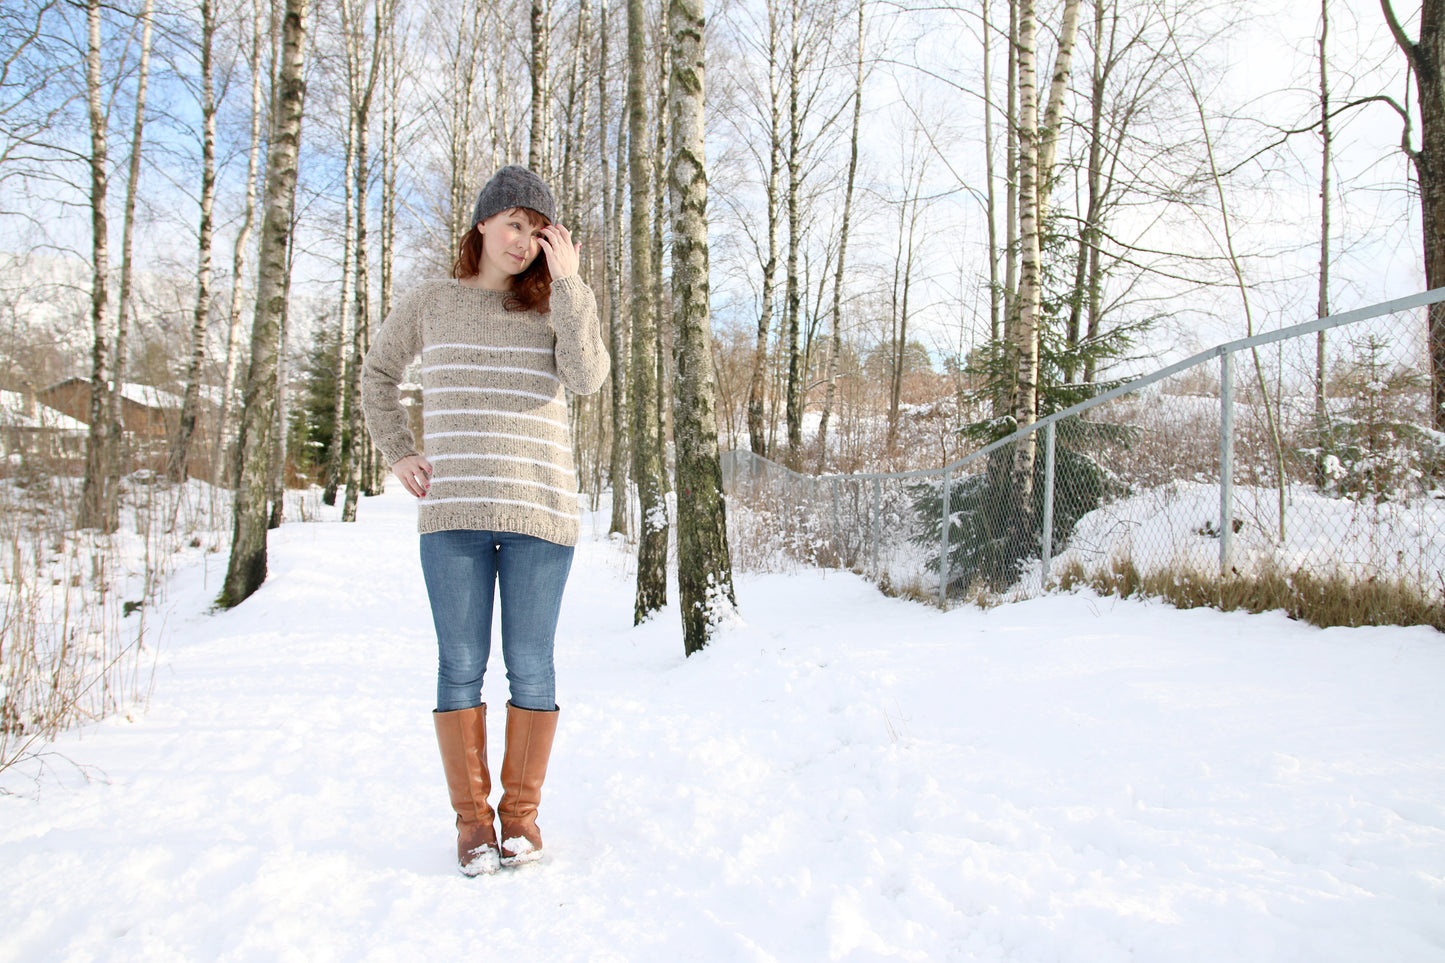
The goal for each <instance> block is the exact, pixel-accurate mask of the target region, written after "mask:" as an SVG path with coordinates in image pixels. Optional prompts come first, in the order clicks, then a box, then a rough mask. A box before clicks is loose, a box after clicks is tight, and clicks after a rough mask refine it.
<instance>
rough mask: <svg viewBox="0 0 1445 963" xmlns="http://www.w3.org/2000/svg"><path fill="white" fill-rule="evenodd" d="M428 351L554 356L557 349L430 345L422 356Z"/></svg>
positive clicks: (510, 346) (424, 349) (518, 346)
mask: <svg viewBox="0 0 1445 963" xmlns="http://www.w3.org/2000/svg"><path fill="white" fill-rule="evenodd" d="M428 351H497V352H506V351H526V352H528V353H529V354H553V353H554V352H555V351H556V349H555V348H524V347H522V346H521V345H508V346H507V347H505V348H493V347H490V346H488V345H485V344H429V345H427V346H426V347H425V348H423V349H422V354H425V353H426V352H428Z"/></svg>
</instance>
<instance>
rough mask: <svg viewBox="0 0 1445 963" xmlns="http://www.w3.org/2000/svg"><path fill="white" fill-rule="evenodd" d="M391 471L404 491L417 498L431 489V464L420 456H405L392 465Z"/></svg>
mask: <svg viewBox="0 0 1445 963" xmlns="http://www.w3.org/2000/svg"><path fill="white" fill-rule="evenodd" d="M391 470H392V472H393V473H394V474H395V475H396V477H397V478H400V479H401V483H402V484H403V485H404V486H406V490H407V491H409V492H411V493H412V494H413V495H415V496H416V497H417V498H421V497H422V496H424V495H425V494H426V490H427V489H428V488H430V487H431V462H429V461H427V460H426V459H425V458H423V457H422V456H421V455H407V456H406V457H405V458H403V459H401V460H400V461H398V462H397V463H396V464H394V465H392V466H391Z"/></svg>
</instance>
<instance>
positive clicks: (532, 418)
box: [422, 408, 567, 431]
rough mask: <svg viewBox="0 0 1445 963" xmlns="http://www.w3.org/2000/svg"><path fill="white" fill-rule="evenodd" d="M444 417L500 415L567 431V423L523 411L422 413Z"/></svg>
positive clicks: (485, 410)
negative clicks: (542, 423)
mask: <svg viewBox="0 0 1445 963" xmlns="http://www.w3.org/2000/svg"><path fill="white" fill-rule="evenodd" d="M442 415H486V416H487V417H491V416H493V415H499V416H502V417H505V418H526V419H528V420H529V421H544V422H546V423H547V424H549V425H555V426H556V427H558V428H561V429H562V430H563V431H566V430H567V423H566V422H565V421H558V420H557V419H556V418H548V417H547V416H546V415H529V414H527V413H525V412H521V411H498V410H497V409H495V408H447V409H445V410H442V411H427V412H423V413H422V417H423V418H433V417H436V418H440V417H441V416H442Z"/></svg>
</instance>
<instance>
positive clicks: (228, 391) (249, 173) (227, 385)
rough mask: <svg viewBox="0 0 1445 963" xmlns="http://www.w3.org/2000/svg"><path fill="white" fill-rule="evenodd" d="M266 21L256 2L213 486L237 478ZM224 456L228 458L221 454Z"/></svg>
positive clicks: (253, 10)
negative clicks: (236, 413)
mask: <svg viewBox="0 0 1445 963" xmlns="http://www.w3.org/2000/svg"><path fill="white" fill-rule="evenodd" d="M265 20H266V9H265V7H264V6H263V0H252V10H251V47H250V50H249V61H248V69H249V71H250V75H251V140H250V147H249V149H248V150H247V152H246V193H245V200H244V202H243V204H242V208H241V226H240V229H239V230H237V232H236V244H235V247H234V248H233V250H232V254H231V303H230V309H229V310H228V312H227V318H228V319H229V322H230V323H229V327H228V330H227V333H226V364H225V369H224V373H223V375H222V377H221V413H220V415H219V417H218V418H217V425H216V448H217V452H218V454H217V456H216V460H215V465H214V469H215V474H214V475H213V476H212V479H211V480H212V482H215V483H219V482H220V481H221V479H222V478H223V477H224V478H225V479H227V480H230V479H232V478H233V477H234V473H233V472H232V470H231V469H232V468H233V467H234V465H235V462H236V457H235V449H234V447H233V446H232V445H231V444H230V437H231V412H232V408H233V399H234V398H235V395H236V370H237V368H238V367H239V365H238V360H239V358H240V356H241V305H242V296H243V292H244V290H245V287H244V285H243V284H242V278H244V277H245V274H246V252H247V250H248V249H249V247H250V244H251V232H252V230H253V229H254V228H255V225H256V173H257V169H258V167H259V166H260V159H261V119H262V111H263V106H262V100H261V89H262V84H261V44H262V36H263V34H264V32H265V31H264V30H263V29H262V24H263V23H264V22H265ZM220 452H224V453H225V454H224V455H222V454H219V453H220Z"/></svg>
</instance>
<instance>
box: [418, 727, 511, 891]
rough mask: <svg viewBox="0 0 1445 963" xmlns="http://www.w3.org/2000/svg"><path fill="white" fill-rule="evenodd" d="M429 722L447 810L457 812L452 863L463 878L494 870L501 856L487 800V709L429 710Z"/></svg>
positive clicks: (489, 781)
mask: <svg viewBox="0 0 1445 963" xmlns="http://www.w3.org/2000/svg"><path fill="white" fill-rule="evenodd" d="M432 720H433V721H434V722H435V723H436V729H437V746H438V747H439V748H440V749H441V752H442V769H443V770H444V771H445V772H446V776H447V790H448V792H450V793H451V797H452V809H454V810H456V814H457V865H458V866H460V867H461V871H462V873H463V874H464V875H467V876H476V875H478V874H479V873H495V872H496V871H497V870H498V869H499V868H500V867H501V858H500V855H499V854H498V852H497V827H496V825H495V823H494V819H495V813H493V811H492V806H491V804H490V803H489V802H487V797H488V796H489V795H491V792H492V775H491V773H489V772H488V771H487V707H486V705H485V704H483V705H480V706H477V707H476V708H475V709H458V710H456V711H455V712H433V713H432Z"/></svg>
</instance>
